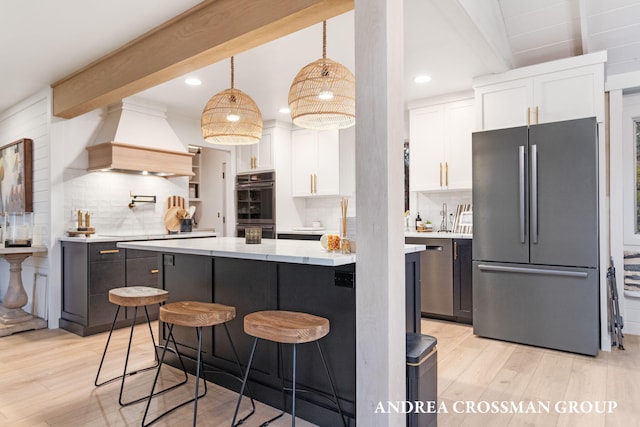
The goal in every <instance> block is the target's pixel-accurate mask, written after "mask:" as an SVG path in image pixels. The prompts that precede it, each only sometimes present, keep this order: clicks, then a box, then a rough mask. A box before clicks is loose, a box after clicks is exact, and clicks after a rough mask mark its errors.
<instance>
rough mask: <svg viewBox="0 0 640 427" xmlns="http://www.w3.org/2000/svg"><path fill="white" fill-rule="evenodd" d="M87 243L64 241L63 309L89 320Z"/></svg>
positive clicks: (64, 313)
mask: <svg viewBox="0 0 640 427" xmlns="http://www.w3.org/2000/svg"><path fill="white" fill-rule="evenodd" d="M87 257H88V255H87V245H85V244H81V243H69V242H63V243H62V311H63V317H66V315H67V314H69V315H72V316H78V317H79V318H80V319H79V321H80V322H82V323H83V324H86V322H87V278H88V277H89V274H88V268H89V266H88V262H87Z"/></svg>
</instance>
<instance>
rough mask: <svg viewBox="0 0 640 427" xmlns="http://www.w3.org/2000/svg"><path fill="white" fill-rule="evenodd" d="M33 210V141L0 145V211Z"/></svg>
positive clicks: (22, 140) (23, 140) (25, 139)
mask: <svg viewBox="0 0 640 427" xmlns="http://www.w3.org/2000/svg"><path fill="white" fill-rule="evenodd" d="M6 212H33V141H32V140H31V139H27V138H23V139H19V140H17V141H14V142H12V143H10V144H7V145H4V146H2V147H0V213H1V214H4V213H6Z"/></svg>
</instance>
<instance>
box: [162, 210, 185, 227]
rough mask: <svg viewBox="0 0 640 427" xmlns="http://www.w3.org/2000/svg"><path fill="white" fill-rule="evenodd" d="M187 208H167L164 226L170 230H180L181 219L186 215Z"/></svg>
mask: <svg viewBox="0 0 640 427" xmlns="http://www.w3.org/2000/svg"><path fill="white" fill-rule="evenodd" d="M184 214H185V210H184V208H182V207H180V206H173V207H170V208H169V209H167V211H166V212H165V214H164V226H165V227H166V228H167V231H169V232H172V231H173V232H175V231H180V220H181V218H182V217H184Z"/></svg>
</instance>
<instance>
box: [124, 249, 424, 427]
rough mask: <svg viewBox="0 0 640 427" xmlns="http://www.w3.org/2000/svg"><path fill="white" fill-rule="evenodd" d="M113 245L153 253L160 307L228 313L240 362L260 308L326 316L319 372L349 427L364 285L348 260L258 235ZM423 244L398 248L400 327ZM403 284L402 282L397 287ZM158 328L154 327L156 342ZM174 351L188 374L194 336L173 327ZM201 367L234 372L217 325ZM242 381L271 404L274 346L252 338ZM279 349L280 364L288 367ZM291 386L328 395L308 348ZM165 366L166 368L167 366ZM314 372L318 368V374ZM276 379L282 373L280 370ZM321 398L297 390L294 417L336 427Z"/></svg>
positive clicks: (413, 326)
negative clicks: (219, 307) (229, 309)
mask: <svg viewBox="0 0 640 427" xmlns="http://www.w3.org/2000/svg"><path fill="white" fill-rule="evenodd" d="M118 247H121V248H126V249H135V250H144V251H156V252H158V267H159V270H160V272H159V279H160V285H161V286H162V287H163V288H164V289H166V290H168V291H169V302H173V301H184V300H196V301H205V302H217V303H221V304H226V305H231V306H235V307H236V318H235V319H234V320H232V321H231V322H229V324H228V327H229V331H230V333H231V335H232V337H233V340H234V343H235V345H236V347H237V348H238V351H239V353H240V359H241V360H242V361H243V363H245V362H246V361H247V359H248V356H249V353H250V350H251V344H252V341H253V338H252V337H250V336H248V335H245V333H244V331H243V320H242V319H243V318H244V316H245V315H247V314H249V313H252V312H254V311H260V310H277V309H280V310H292V311H303V312H307V313H311V314H315V315H318V316H322V317H326V318H328V319H329V321H330V322H331V332H330V333H329V335H327V337H325V338H324V339H323V341H322V345H323V348H324V351H325V355H326V357H327V363H328V364H329V369H330V370H331V372H332V376H333V378H334V382H335V386H336V391H337V394H338V397H339V399H340V403H341V406H342V408H343V410H344V411H345V413H346V414H347V415H348V416H349V417H350V419H351V422H350V425H355V420H354V419H355V396H356V339H357V336H356V300H355V296H356V294H355V293H356V289H357V288H360V289H361V290H362V291H363V292H366V283H362V284H358V286H356V283H357V280H356V277H355V265H356V264H355V263H356V262H357V255H356V254H339V253H328V252H326V251H324V250H323V249H322V248H321V246H320V244H319V242H314V241H296V240H274V239H263V240H262V243H261V244H246V243H245V241H244V239H242V238H231V237H223V238H214V239H207V238H204V239H189V240H181V241H178V240H171V241H164V240H163V241H160V240H159V241H145V242H123V243H119V244H118ZM423 249H424V245H405V260H406V279H405V284H404V286H405V287H406V290H407V291H406V296H407V306H406V313H405V315H406V325H407V331H410V332H420V308H419V301H420V297H419V292H420V286H419V283H418V280H419V277H420V273H419V268H420V257H419V253H420V251H422V250H423ZM398 286H403V284H398ZM166 333H167V328H165V327H164V325H162V324H161V326H160V334H161V338H163V339H164V338H166ZM174 335H175V336H176V339H177V341H178V347H179V348H178V351H179V352H180V353H181V354H182V355H184V356H186V357H187V358H188V368H189V369H190V371H192V372H195V356H196V351H195V348H196V336H195V333H194V332H193V330H190V329H183V328H179V327H178V326H176V327H175V329H174ZM203 350H204V362H205V364H206V365H208V366H209V367H213V368H217V369H223V370H226V371H229V372H236V371H237V368H236V367H235V363H234V358H233V353H232V350H231V348H230V346H229V343H228V341H227V338H226V336H225V334H224V331H223V330H222V329H216V328H213V329H212V328H208V329H207V330H206V332H205V334H204V337H203ZM258 350H259V351H258V352H257V353H256V356H255V358H254V362H253V368H252V371H251V376H250V380H251V382H250V387H251V391H252V392H253V396H254V397H255V398H257V399H258V400H260V401H262V402H264V403H266V404H268V405H271V406H274V407H276V408H280V407H281V405H282V395H281V393H280V389H279V387H280V386H281V382H282V376H281V375H282V372H281V371H280V369H279V368H278V365H279V356H278V349H277V345H276V344H275V343H272V342H261V343H260V345H259V349H258ZM289 353H290V352H289V351H284V353H283V359H284V366H285V367H288V366H290V355H289ZM298 361H299V369H298V376H297V382H298V384H299V386H301V387H304V388H310V389H315V390H320V391H323V392H325V393H329V392H330V389H329V385H328V384H327V380H326V377H325V375H324V372H323V370H322V369H321V368H320V367H321V366H322V365H321V363H322V362H321V361H320V358H319V356H318V354H317V351H316V349H315V348H314V346H304V345H303V346H300V347H299V349H298ZM170 363H172V364H176V361H175V360H173V361H171V362H170ZM319 368H320V369H319ZM284 375H285V378H286V379H289V378H290V374H289V372H288V369H287V368H285V374H284ZM207 379H208V380H211V381H214V382H216V383H218V384H220V385H222V386H224V387H227V388H229V389H232V390H235V391H238V390H239V388H240V387H239V385H240V384H239V383H238V382H237V381H235V380H234V379H232V378H229V377H228V376H221V375H209V376H207ZM332 412H333V408H332V406H331V405H330V404H327V401H326V400H324V399H321V398H318V397H317V396H316V395H314V394H305V393H301V394H300V395H299V396H298V400H297V404H296V414H297V415H298V416H299V417H301V418H303V419H307V420H309V421H311V422H313V423H315V424H318V425H321V426H329V425H337V419H338V418H337V415H336V414H335V413H332Z"/></svg>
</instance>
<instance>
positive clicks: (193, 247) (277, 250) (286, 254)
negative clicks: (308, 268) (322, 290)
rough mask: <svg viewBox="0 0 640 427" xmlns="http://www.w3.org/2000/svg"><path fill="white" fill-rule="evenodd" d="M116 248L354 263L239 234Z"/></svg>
mask: <svg viewBox="0 0 640 427" xmlns="http://www.w3.org/2000/svg"><path fill="white" fill-rule="evenodd" d="M118 247H120V248H127V249H140V250H146V251H158V252H170V253H181V254H189V255H205V256H215V257H224V258H239V259H253V260H259V261H274V262H289V263H295V264H311V265H325V266H339V265H345V264H352V263H354V262H356V255H355V254H340V253H330V252H327V251H325V250H324V249H322V247H321V246H320V243H319V242H316V241H305V240H281V239H262V243H260V244H249V245H248V244H246V243H245V240H244V238H242V237H219V238H215V239H213V238H209V239H206V238H205V239H189V240H154V241H147V242H122V243H118ZM424 248H425V247H424V245H405V253H412V252H419V251H423V250H424Z"/></svg>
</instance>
